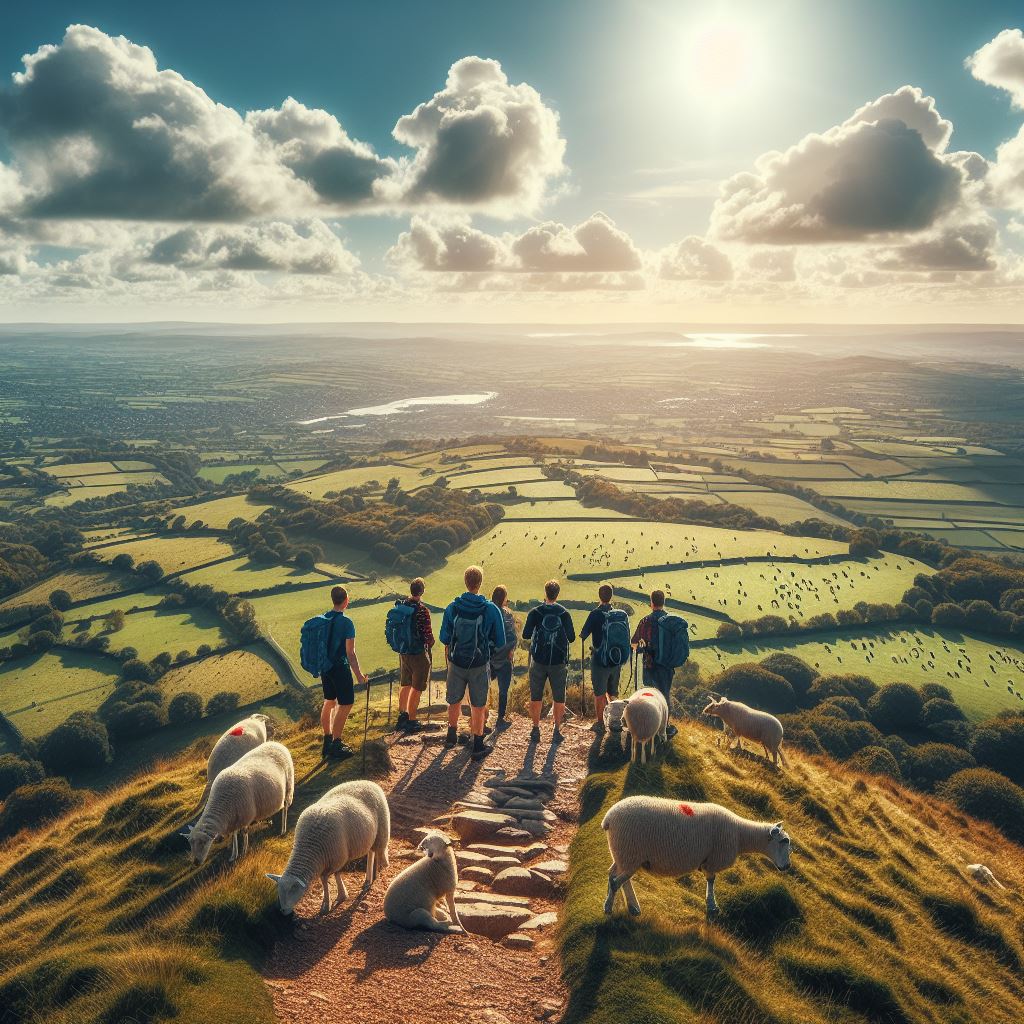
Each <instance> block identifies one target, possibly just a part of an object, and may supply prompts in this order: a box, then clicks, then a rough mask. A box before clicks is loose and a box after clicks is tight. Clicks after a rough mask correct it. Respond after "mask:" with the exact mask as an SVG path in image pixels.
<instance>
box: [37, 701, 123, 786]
mask: <svg viewBox="0 0 1024 1024" xmlns="http://www.w3.org/2000/svg"><path fill="white" fill-rule="evenodd" d="M39 758H40V760H41V761H42V762H43V764H44V765H46V770H47V771H48V772H50V773H51V774H52V775H68V774H71V773H73V772H79V771H98V770H99V769H100V768H104V767H106V766H107V765H108V764H110V761H111V758H112V753H111V750H110V737H109V735H108V733H107V728H106V726H105V725H104V724H103V723H102V722H101V721H100V720H99V719H98V718H96V716H95V715H90V714H88V713H86V712H84V711H78V712H76V713H75V714H73V715H71V717H70V718H68V719H67V721H65V722H63V723H62V724H61V725H58V726H57V728H56V729H54V730H53V731H52V732H50V733H48V734H47V736H46V737H45V738H44V739H43V741H42V743H41V744H40V745H39Z"/></svg>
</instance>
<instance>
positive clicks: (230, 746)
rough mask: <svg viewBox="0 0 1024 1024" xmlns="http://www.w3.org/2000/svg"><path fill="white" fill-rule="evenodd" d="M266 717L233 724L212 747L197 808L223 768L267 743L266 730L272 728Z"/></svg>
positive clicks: (249, 718)
mask: <svg viewBox="0 0 1024 1024" xmlns="http://www.w3.org/2000/svg"><path fill="white" fill-rule="evenodd" d="M270 721H271V720H270V718H269V717H268V716H267V715H250V716H249V717H248V718H243V719H242V720H241V721H240V722H235V724H234V725H233V726H231V728H230V729H228V730H227V732H225V733H224V734H223V735H222V736H221V738H220V739H219V740H217V742H216V743H215V744H214V745H213V750H211V751H210V756H209V758H208V759H207V762H206V787H205V788H204V789H203V795H202V796H201V797H200V798H199V808H200V809H202V807H203V806H204V805H205V803H206V798H207V797H208V796H209V795H210V787H211V786H212V785H213V780H214V779H215V778H217V776H218V775H220V773H221V772H222V771H224V769H225V768H229V767H231V765H233V764H234V763H235V762H236V761H237V760H238V759H239V758H240V757H242V755H243V754H248V753H249V751H250V750H252V749H254V748H255V747H258V746H259V745H260V744H261V743H266V742H267V735H268V729H270V728H272V726H271V724H270Z"/></svg>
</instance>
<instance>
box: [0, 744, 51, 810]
mask: <svg viewBox="0 0 1024 1024" xmlns="http://www.w3.org/2000/svg"><path fill="white" fill-rule="evenodd" d="M42 778H43V766H42V765H41V764H40V763H39V762H38V761H30V760H27V759H26V758H24V757H19V756H18V755H17V754H0V800H6V799H7V797H8V796H10V795H11V793H13V792H14V791H15V790H16V789H17V788H18V787H19V786H28V785H31V784H32V783H33V782H41V781H42Z"/></svg>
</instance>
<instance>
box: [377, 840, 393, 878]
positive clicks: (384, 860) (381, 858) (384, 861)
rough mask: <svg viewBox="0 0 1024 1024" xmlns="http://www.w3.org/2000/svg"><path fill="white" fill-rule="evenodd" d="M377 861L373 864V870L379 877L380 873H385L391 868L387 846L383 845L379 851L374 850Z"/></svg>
mask: <svg viewBox="0 0 1024 1024" xmlns="http://www.w3.org/2000/svg"><path fill="white" fill-rule="evenodd" d="M375 853H376V854H377V860H376V862H375V863H374V865H373V866H374V870H376V872H377V874H378V875H379V874H380V873H381V871H386V870H387V869H388V868H389V867H390V866H391V858H390V857H388V844H387V843H385V844H384V845H383V846H382V847H381V848H380V849H379V850H376V851H375Z"/></svg>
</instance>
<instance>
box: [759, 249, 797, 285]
mask: <svg viewBox="0 0 1024 1024" xmlns="http://www.w3.org/2000/svg"><path fill="white" fill-rule="evenodd" d="M795 257H796V254H795V253H794V252H793V250H792V249H758V250H757V251H755V252H752V253H750V255H749V256H748V257H747V260H746V272H747V276H748V277H752V278H755V279H758V280H761V281H772V282H776V283H778V282H783V281H795V280H796V279H797V276H796V265H795Z"/></svg>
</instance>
